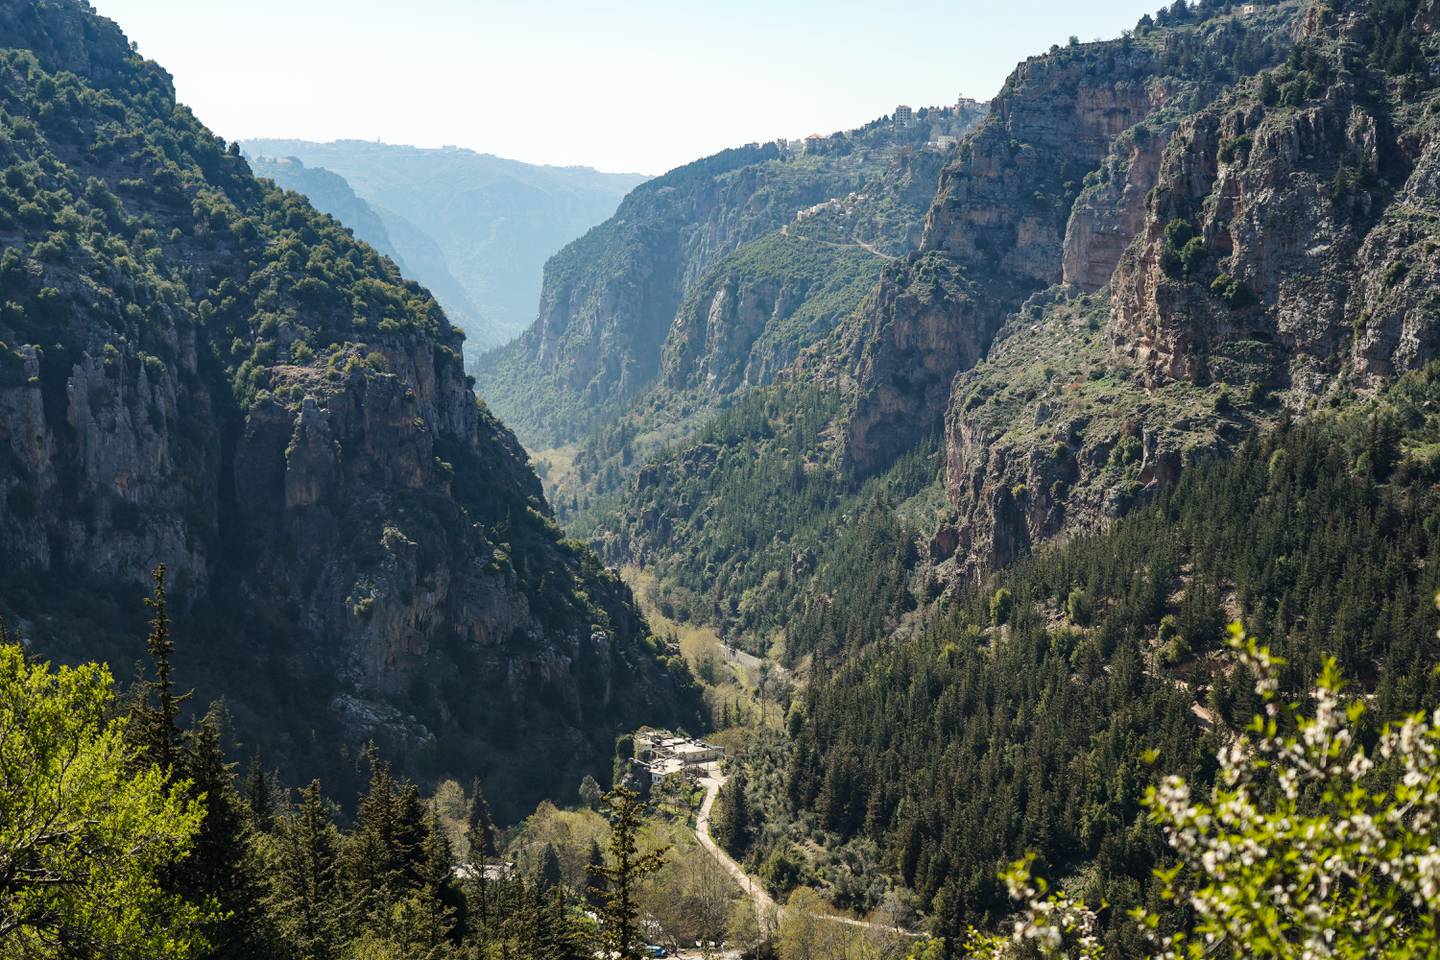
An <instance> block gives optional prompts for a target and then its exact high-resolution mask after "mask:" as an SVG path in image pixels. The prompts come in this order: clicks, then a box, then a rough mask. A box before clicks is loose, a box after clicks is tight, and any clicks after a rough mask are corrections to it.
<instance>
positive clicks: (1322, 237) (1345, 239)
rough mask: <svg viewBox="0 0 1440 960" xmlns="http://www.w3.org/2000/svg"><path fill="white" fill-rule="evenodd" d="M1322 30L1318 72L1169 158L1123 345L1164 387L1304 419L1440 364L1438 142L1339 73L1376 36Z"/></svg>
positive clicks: (1139, 248) (1209, 114)
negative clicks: (1251, 401) (1179, 384)
mask: <svg viewBox="0 0 1440 960" xmlns="http://www.w3.org/2000/svg"><path fill="white" fill-rule="evenodd" d="M1326 24H1329V26H1328V28H1327V27H1326ZM1307 29H1308V30H1310V31H1311V32H1312V33H1315V36H1314V37H1313V38H1312V40H1311V43H1312V45H1313V46H1312V47H1311V48H1310V50H1311V52H1310V55H1309V57H1308V58H1307V59H1306V60H1304V61H1303V62H1297V63H1292V64H1289V65H1287V66H1286V67H1284V68H1281V69H1279V70H1277V71H1275V72H1274V73H1273V74H1271V75H1267V76H1266V77H1265V78H1264V79H1263V81H1262V80H1256V81H1253V82H1251V83H1249V84H1247V85H1246V86H1245V87H1244V88H1242V89H1241V90H1240V91H1238V92H1237V93H1236V94H1235V95H1234V96H1233V97H1231V98H1228V99H1227V100H1226V101H1225V102H1222V103H1218V104H1216V105H1215V106H1214V107H1212V108H1210V109H1208V110H1206V111H1203V112H1201V113H1199V114H1197V115H1195V116H1193V117H1190V118H1187V119H1186V120H1185V121H1184V122H1183V123H1182V124H1181V126H1180V129H1179V131H1178V132H1177V134H1176V137H1175V140H1174V142H1173V144H1172V148H1171V149H1170V150H1169V151H1167V153H1166V156H1165V160H1164V164H1163V166H1162V169H1161V173H1160V179H1159V185H1158V188H1157V190H1156V193H1155V196H1154V198H1153V201H1152V203H1151V204H1150V206H1149V208H1148V210H1147V213H1146V222H1145V226H1144V229H1143V230H1142V232H1141V237H1140V240H1139V241H1138V242H1137V243H1136V245H1135V246H1134V248H1133V249H1132V250H1131V251H1130V252H1129V253H1127V255H1126V257H1125V259H1124V261H1123V262H1122V264H1121V266H1120V269H1119V270H1118V271H1117V273H1116V276H1115V284H1114V304H1113V305H1114V321H1113V338H1114V343H1115V345H1116V347H1117V349H1119V350H1121V351H1124V352H1125V353H1126V354H1127V355H1129V356H1132V357H1134V358H1135V359H1136V360H1137V362H1138V363H1139V364H1140V365H1141V367H1142V368H1143V370H1144V373H1145V376H1146V378H1147V380H1148V381H1149V382H1151V383H1163V382H1166V381H1170V380H1177V379H1182V380H1191V381H1201V382H1203V381H1206V380H1209V379H1219V380H1228V381H1230V382H1246V381H1256V380H1259V381H1263V382H1265V383H1266V384H1270V385H1276V386H1281V387H1285V388H1288V392H1287V394H1286V397H1287V400H1288V402H1289V403H1290V404H1291V405H1292V406H1295V407H1297V408H1298V407H1303V406H1304V404H1305V403H1306V401H1307V400H1308V399H1309V398H1311V397H1314V396H1316V395H1318V394H1323V393H1326V392H1327V391H1329V390H1331V389H1333V388H1335V387H1336V386H1337V385H1338V384H1340V383H1342V382H1345V381H1351V380H1353V381H1355V382H1358V383H1360V384H1362V385H1365V386H1376V385H1379V384H1380V383H1383V382H1386V381H1387V380H1388V379H1390V378H1393V377H1394V376H1395V375H1397V374H1398V373H1401V372H1403V371H1404V370H1406V369H1411V368H1414V367H1415V366H1418V365H1420V364H1422V363H1424V362H1426V361H1428V360H1429V359H1431V358H1433V357H1434V356H1435V355H1436V348H1437V345H1440V341H1437V334H1436V332H1435V330H1434V329H1433V324H1430V323H1428V322H1427V319H1426V318H1427V317H1431V316H1433V315H1434V311H1435V307H1436V294H1435V292H1434V291H1435V286H1434V281H1435V279H1436V277H1437V274H1436V272H1435V271H1436V267H1435V257H1434V256H1433V255H1431V254H1430V253H1429V251H1430V250H1432V249H1434V248H1436V245H1437V243H1440V238H1437V236H1436V231H1435V228H1434V226H1433V224H1434V212H1435V211H1436V209H1437V202H1440V197H1437V193H1436V184H1435V175H1434V164H1435V159H1434V156H1435V151H1436V147H1435V142H1436V133H1435V126H1436V125H1435V124H1434V123H1433V122H1430V121H1428V120H1425V119H1422V117H1421V114H1420V111H1419V110H1418V109H1417V108H1416V107H1412V106H1408V105H1406V104H1404V102H1403V98H1401V99H1398V100H1397V99H1391V100H1389V101H1388V102H1386V101H1381V102H1377V101H1376V100H1375V99H1374V97H1373V96H1371V95H1369V94H1362V92H1361V91H1362V89H1369V90H1373V89H1374V88H1375V84H1376V83H1377V82H1379V83H1381V84H1383V83H1384V82H1385V81H1384V80H1383V79H1381V78H1377V76H1376V75H1375V74H1373V73H1370V74H1367V73H1366V72H1365V68H1364V67H1363V66H1362V67H1360V72H1358V73H1357V72H1352V71H1351V70H1348V69H1346V68H1344V67H1340V66H1338V63H1339V62H1340V59H1341V58H1342V56H1343V55H1342V54H1341V53H1339V52H1338V51H1339V50H1340V49H1343V46H1342V45H1347V44H1348V45H1350V48H1351V49H1352V50H1354V49H1357V48H1358V50H1360V51H1363V50H1364V49H1365V43H1366V42H1367V40H1368V39H1369V26H1368V24H1367V21H1365V20H1364V19H1363V18H1358V17H1355V16H1344V15H1337V16H1335V17H1332V18H1330V19H1328V20H1327V19H1326V18H1323V17H1321V18H1318V19H1317V18H1312V19H1311V20H1310V21H1307ZM1327 30H1328V32H1326V31H1327ZM1350 56H1351V57H1352V58H1353V59H1354V60H1356V61H1359V60H1361V56H1362V55H1356V54H1350ZM1400 89H1404V86H1403V85H1402V87H1401V88H1400ZM1417 106H1418V105H1417ZM1240 356H1248V357H1253V358H1254V360H1253V361H1252V362H1245V361H1244V360H1242V359H1239V357H1240Z"/></svg>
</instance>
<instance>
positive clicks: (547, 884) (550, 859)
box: [535, 843, 564, 895]
mask: <svg viewBox="0 0 1440 960" xmlns="http://www.w3.org/2000/svg"><path fill="white" fill-rule="evenodd" d="M563 880H564V875H563V874H562V872H561V870H560V855H559V854H557V853H556V852H555V845H554V844H552V843H546V844H545V850H544V852H543V853H541V855H540V872H539V873H538V874H537V875H536V878H535V883H536V885H537V886H538V887H539V888H540V892H541V893H542V894H547V895H548V894H549V893H550V892H551V891H553V890H555V889H556V888H557V887H559V886H560V884H561V882H562V881H563Z"/></svg>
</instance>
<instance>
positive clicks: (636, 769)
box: [630, 730, 725, 787]
mask: <svg viewBox="0 0 1440 960" xmlns="http://www.w3.org/2000/svg"><path fill="white" fill-rule="evenodd" d="M634 739H635V756H634V759H632V760H631V770H630V772H631V775H632V776H633V777H634V778H635V779H636V780H637V781H639V782H640V784H641V785H642V786H647V787H648V786H650V785H651V784H653V783H654V782H655V781H657V780H660V779H663V778H665V777H668V776H670V775H672V774H676V773H679V774H683V775H685V776H687V777H698V776H699V775H700V774H701V773H702V772H704V767H705V766H706V765H707V764H711V763H716V762H718V761H720V760H723V759H724V758H725V748H724V747H717V746H716V745H715V744H713V743H707V742H705V741H704V740H699V739H696V738H695V737H684V736H680V735H679V734H676V733H671V732H670V731H669V730H642V731H641V732H639V733H637V734H635V738H634Z"/></svg>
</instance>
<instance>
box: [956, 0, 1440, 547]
mask: <svg viewBox="0 0 1440 960" xmlns="http://www.w3.org/2000/svg"><path fill="white" fill-rule="evenodd" d="M1432 6H1433V5H1431V4H1427V3H1420V4H1416V5H1415V12H1414V17H1413V20H1411V21H1409V29H1412V30H1413V31H1415V33H1416V34H1417V35H1418V36H1420V37H1421V38H1429V37H1431V36H1433V28H1430V27H1427V26H1426V23H1428V20H1427V17H1428V15H1429V13H1428V12H1429V11H1430V9H1431V7H1432ZM1376 16H1377V15H1375V14H1373V12H1372V10H1371V8H1370V6H1369V5H1366V4H1362V3H1352V4H1345V5H1340V6H1339V7H1338V8H1322V7H1318V6H1317V7H1313V8H1310V9H1309V10H1308V11H1307V12H1306V13H1305V14H1304V16H1303V17H1302V18H1300V19H1299V20H1297V21H1296V22H1297V34H1298V37H1299V39H1298V41H1297V43H1296V45H1295V47H1294V48H1293V50H1292V53H1291V54H1290V55H1289V56H1288V57H1287V58H1286V59H1285V62H1284V63H1283V64H1282V65H1279V66H1276V67H1274V68H1273V69H1266V70H1262V71H1258V72H1256V73H1255V74H1253V75H1252V76H1250V77H1246V78H1241V79H1240V80H1238V81H1237V82H1236V83H1235V84H1234V86H1233V87H1232V88H1231V89H1230V90H1228V91H1226V92H1224V93H1223V94H1222V95H1220V96H1219V97H1217V98H1215V99H1214V100H1213V101H1212V102H1211V103H1210V104H1208V105H1203V106H1200V107H1199V108H1198V109H1191V110H1190V111H1189V112H1186V113H1184V114H1183V115H1178V114H1177V113H1176V112H1174V111H1166V112H1165V113H1164V114H1161V115H1158V116H1157V117H1156V119H1155V121H1152V122H1150V123H1147V124H1145V125H1144V126H1143V127H1141V128H1137V130H1136V131H1134V133H1132V134H1127V135H1126V136H1123V137H1121V138H1119V139H1118V140H1117V141H1116V143H1115V145H1114V148H1113V152H1112V153H1113V155H1112V158H1111V159H1110V160H1107V161H1106V163H1105V165H1104V167H1103V168H1102V170H1101V172H1100V173H1099V174H1098V175H1097V176H1096V177H1094V178H1091V181H1090V182H1089V183H1088V184H1087V186H1086V189H1085V191H1084V192H1083V193H1082V196H1081V198H1080V200H1079V201H1077V203H1076V204H1075V207H1074V210H1073V212H1072V214H1071V217H1070V221H1069V225H1068V228H1067V235H1066V239H1065V242H1064V256H1063V258H1062V266H1063V269H1064V277H1065V280H1066V281H1067V282H1068V283H1069V284H1072V285H1073V286H1072V287H1071V288H1070V290H1069V293H1068V294H1067V293H1064V292H1062V291H1059V290H1058V289H1057V290H1056V291H1052V293H1051V294H1049V295H1047V296H1048V297H1049V301H1048V302H1047V301H1045V300H1044V299H1043V298H1042V299H1039V300H1037V301H1034V302H1032V303H1031V304H1030V305H1029V306H1027V307H1026V308H1025V309H1022V310H1021V311H1020V312H1018V313H1017V314H1015V315H1014V316H1012V317H1010V318H1009V319H1007V320H1006V323H1005V327H1004V328H1003V329H1002V332H1001V334H1000V336H999V337H998V338H997V341H996V346H995V347H994V348H993V349H992V351H991V353H990V354H989V355H988V356H987V358H986V359H985V360H984V361H983V362H982V363H981V364H979V365H977V366H976V367H974V368H973V369H972V370H971V371H968V372H965V373H962V375H961V376H960V377H959V378H958V379H957V381H956V384H955V388H954V393H953V396H952V401H951V408H950V412H949V414H948V416H947V421H946V437H947V481H946V482H947V491H948V493H949V497H950V501H951V503H952V505H953V509H954V515H953V517H952V518H951V520H950V521H948V522H947V523H946V524H944V525H943V528H942V530H941V532H940V535H938V536H937V537H936V540H935V544H934V545H933V547H932V552H933V553H934V555H935V556H936V557H937V558H938V559H940V560H943V561H944V562H946V563H951V562H953V564H954V566H955V567H956V569H957V570H958V571H961V572H964V573H969V574H972V575H973V574H975V573H978V572H983V571H986V570H989V569H993V568H994V567H995V566H997V565H1000V564H1003V563H1006V562H1008V561H1009V560H1011V559H1013V558H1014V557H1015V556H1017V555H1018V554H1019V552H1023V551H1024V550H1025V549H1028V547H1029V545H1031V544H1034V543H1038V542H1040V541H1042V540H1045V539H1048V538H1052V537H1055V536H1065V535H1068V534H1070V533H1072V532H1075V531H1083V530H1094V529H1098V528H1102V527H1104V526H1105V525H1106V524H1108V523H1109V522H1111V521H1112V520H1113V519H1114V518H1115V517H1116V516H1119V515H1120V514H1121V513H1123V512H1124V511H1125V510H1127V509H1128V508H1129V507H1130V506H1131V505H1133V504H1134V503H1136V502H1139V501H1140V500H1141V499H1143V498H1144V497H1146V496H1149V495H1150V494H1151V493H1153V492H1154V491H1156V490H1158V489H1159V488H1160V487H1161V486H1162V485H1163V484H1164V483H1165V482H1167V481H1168V480H1170V479H1172V478H1173V477H1174V476H1175V475H1176V474H1177V473H1178V472H1179V471H1180V470H1181V469H1183V467H1184V466H1185V465H1186V464H1188V463H1189V462H1191V461H1193V460H1195V459H1197V458H1201V457H1208V456H1215V455H1220V454H1223V453H1224V452H1225V451H1226V450H1228V449H1230V448H1232V447H1233V446H1234V445H1235V444H1236V443H1239V442H1240V441H1242V440H1243V439H1244V438H1245V437H1246V436H1248V435H1250V434H1252V433H1253V432H1254V431H1255V430H1257V429H1262V428H1263V427H1264V426H1265V425H1266V424H1269V423H1272V422H1274V421H1275V420H1276V419H1277V418H1278V417H1280V416H1281V415H1282V414H1283V413H1284V412H1285V411H1286V410H1287V409H1288V410H1289V411H1290V412H1292V413H1293V412H1297V411H1303V410H1305V409H1307V408H1308V407H1309V406H1310V405H1312V404H1313V402H1314V400H1315V399H1316V398H1317V397H1320V396H1336V397H1337V398H1338V397H1342V396H1343V395H1344V393H1345V392H1346V391H1347V390H1351V389H1355V388H1359V389H1361V390H1364V389H1369V388H1374V387H1376V386H1379V385H1381V384H1384V383H1386V382H1388V381H1389V380H1391V379H1392V378H1393V377H1395V376H1396V375H1398V374H1399V373H1401V372H1403V371H1405V370H1407V369H1411V368H1413V367H1415V366H1417V365H1419V364H1422V363H1425V362H1427V361H1428V360H1430V359H1432V358H1434V357H1435V355H1436V349H1437V333H1436V330H1435V325H1434V324H1433V322H1432V321H1433V317H1434V315H1435V310H1436V293H1435V289H1436V287H1435V283H1436V280H1437V279H1440V276H1437V258H1435V257H1434V256H1433V255H1432V254H1431V251H1434V250H1440V237H1437V236H1436V235H1435V227H1434V224H1435V223H1436V222H1440V219H1437V217H1436V204H1437V196H1436V188H1437V179H1436V174H1435V170H1436V150H1437V148H1436V143H1437V129H1440V124H1437V123H1436V122H1435V119H1434V117H1435V114H1433V113H1431V112H1429V109H1428V107H1427V106H1426V104H1427V103H1428V99H1429V97H1430V94H1429V92H1428V91H1429V89H1430V86H1431V84H1432V81H1431V80H1429V79H1428V78H1422V77H1421V76H1420V72H1421V71H1419V70H1418V68H1416V67H1414V66H1403V65H1402V66H1401V67H1399V68H1394V69H1392V68H1391V67H1389V66H1388V65H1387V64H1388V61H1386V62H1381V61H1379V60H1377V59H1376V55H1375V54H1374V53H1373V50H1374V49H1375V48H1376V47H1377V46H1378V45H1380V44H1381V43H1382V36H1383V35H1384V32H1385V31H1386V30H1390V31H1392V34H1391V35H1392V36H1393V31H1394V30H1396V29H1399V28H1400V27H1399V25H1398V24H1391V25H1389V26H1386V25H1385V24H1384V23H1383V22H1382V21H1380V20H1377V19H1376ZM1408 16H1409V15H1408V14H1407V17H1408ZM1421 42H1422V43H1429V44H1432V45H1433V41H1432V40H1429V39H1422V41H1421ZM1141 133H1144V134H1145V135H1146V137H1147V138H1148V139H1146V140H1144V141H1143V142H1142V140H1141V137H1140V134H1141ZM1137 198H1138V199H1141V200H1143V202H1139V203H1137V202H1136V201H1137ZM1127 235H1128V236H1130V237H1132V238H1133V242H1129V243H1128V245H1126V244H1125V238H1126V236H1127ZM1122 245H1123V250H1124V252H1123V253H1121V254H1120V255H1119V256H1118V258H1117V257H1116V255H1115V252H1116V250H1117V248H1119V247H1121V246H1122ZM1106 284H1108V286H1106ZM1077 291H1094V293H1095V295H1094V296H1093V297H1091V296H1079V297H1078V298H1077V297H1076V296H1075V294H1076V292H1077ZM1082 320H1083V323H1082V322H1081V321H1082ZM952 558H953V559H952Z"/></svg>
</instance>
